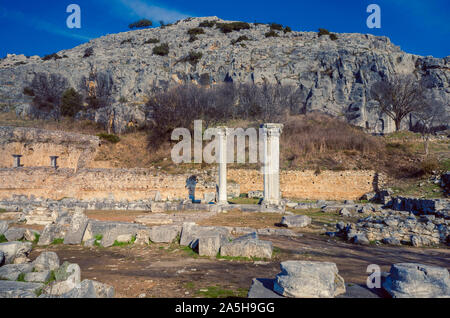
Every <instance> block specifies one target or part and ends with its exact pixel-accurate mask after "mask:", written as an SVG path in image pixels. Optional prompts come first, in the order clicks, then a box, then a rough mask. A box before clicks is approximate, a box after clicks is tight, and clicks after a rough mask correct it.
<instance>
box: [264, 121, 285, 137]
mask: <svg viewBox="0 0 450 318" xmlns="http://www.w3.org/2000/svg"><path fill="white" fill-rule="evenodd" d="M261 128H263V129H264V130H265V131H266V132H267V134H268V135H269V136H277V135H278V136H279V135H281V133H282V132H283V128H284V125H283V124H273V123H269V124H263V125H261Z"/></svg>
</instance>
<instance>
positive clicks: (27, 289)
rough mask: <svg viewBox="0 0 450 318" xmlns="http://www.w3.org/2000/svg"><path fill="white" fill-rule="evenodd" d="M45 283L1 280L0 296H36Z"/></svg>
mask: <svg viewBox="0 0 450 318" xmlns="http://www.w3.org/2000/svg"><path fill="white" fill-rule="evenodd" d="M43 287H44V284H37V283H23V282H14V281H3V280H0V298H36V297H37V294H38V292H39V291H40V290H42V288H43Z"/></svg>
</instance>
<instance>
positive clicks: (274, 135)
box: [261, 124, 283, 205]
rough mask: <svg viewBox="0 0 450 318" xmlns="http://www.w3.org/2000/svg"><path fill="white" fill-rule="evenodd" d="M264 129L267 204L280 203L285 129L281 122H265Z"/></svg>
mask: <svg viewBox="0 0 450 318" xmlns="http://www.w3.org/2000/svg"><path fill="white" fill-rule="evenodd" d="M261 128H262V129H263V138H264V143H263V144H264V146H263V147H264V149H263V158H262V164H263V168H262V169H263V174H264V200H263V202H262V204H265V205H280V204H281V191H280V135H281V133H282V130H283V125H281V124H264V125H262V126H261Z"/></svg>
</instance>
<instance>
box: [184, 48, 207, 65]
mask: <svg viewBox="0 0 450 318" xmlns="http://www.w3.org/2000/svg"><path fill="white" fill-rule="evenodd" d="M202 57H203V53H201V52H194V51H191V52H189V54H188V55H186V56H185V57H183V58H182V59H181V60H180V62H184V63H186V62H189V63H191V64H192V65H195V64H197V63H198V62H199V61H200V60H201V59H202Z"/></svg>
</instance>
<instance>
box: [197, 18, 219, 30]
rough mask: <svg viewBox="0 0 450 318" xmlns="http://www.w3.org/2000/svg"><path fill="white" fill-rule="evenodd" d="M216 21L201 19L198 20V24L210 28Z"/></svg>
mask: <svg viewBox="0 0 450 318" xmlns="http://www.w3.org/2000/svg"><path fill="white" fill-rule="evenodd" d="M216 23H217V22H216V21H208V20H207V21H203V22H200V24H199V25H198V26H199V27H200V28H212V27H213V26H215V25H216Z"/></svg>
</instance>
